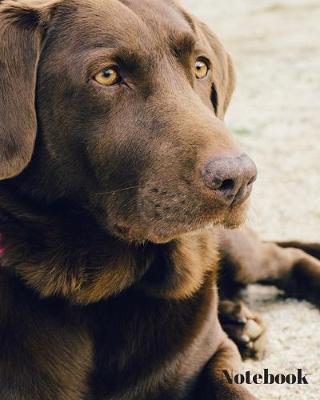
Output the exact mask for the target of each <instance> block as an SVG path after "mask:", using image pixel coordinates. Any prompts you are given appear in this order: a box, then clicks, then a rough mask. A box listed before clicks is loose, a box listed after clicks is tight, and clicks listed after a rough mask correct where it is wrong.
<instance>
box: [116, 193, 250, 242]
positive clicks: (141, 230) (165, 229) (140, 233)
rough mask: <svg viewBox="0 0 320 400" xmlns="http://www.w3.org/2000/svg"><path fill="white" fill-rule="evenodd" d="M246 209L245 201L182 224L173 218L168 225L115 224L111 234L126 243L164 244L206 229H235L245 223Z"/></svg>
mask: <svg viewBox="0 0 320 400" xmlns="http://www.w3.org/2000/svg"><path fill="white" fill-rule="evenodd" d="M247 209H248V201H245V202H244V203H242V204H240V205H237V206H236V207H230V208H228V209H225V210H221V211H220V212H217V213H215V214H214V215H204V216H201V217H200V218H198V219H193V220H190V222H187V223H183V224H181V222H178V221H175V220H174V218H172V219H171V220H170V223H165V222H164V221H158V222H157V223H155V222H154V221H150V222H149V223H148V221H146V222H144V223H143V224H141V225H140V224H134V225H133V224H127V223H116V224H115V225H114V226H113V229H112V231H113V232H112V233H113V234H114V235H115V236H116V237H118V238H119V239H121V240H124V241H126V242H128V243H136V244H139V243H140V244H141V243H145V242H151V243H155V244H165V243H168V242H170V241H172V240H175V239H179V238H181V237H182V236H183V235H186V234H189V233H191V232H196V231H200V230H203V229H207V228H208V227H223V228H227V229H236V228H238V227H239V226H241V225H242V224H243V223H244V222H245V220H246V215H247Z"/></svg>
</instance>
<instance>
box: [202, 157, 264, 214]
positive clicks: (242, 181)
mask: <svg viewBox="0 0 320 400" xmlns="http://www.w3.org/2000/svg"><path fill="white" fill-rule="evenodd" d="M202 177H203V181H204V183H205V184H206V186H207V187H209V188H210V189H212V190H214V192H215V194H216V195H217V196H218V198H219V200H220V201H221V202H222V203H224V204H225V205H227V206H229V205H231V204H232V205H235V204H238V203H241V202H242V201H244V200H245V199H246V198H247V197H248V196H249V194H250V192H251V189H252V184H253V182H254V181H255V180H256V177H257V167H256V165H255V163H254V162H253V161H252V160H251V158H249V157H248V156H247V155H246V154H242V155H240V156H238V157H231V156H226V157H216V158H213V159H211V160H209V161H208V162H207V163H206V164H205V166H204V168H203V171H202Z"/></svg>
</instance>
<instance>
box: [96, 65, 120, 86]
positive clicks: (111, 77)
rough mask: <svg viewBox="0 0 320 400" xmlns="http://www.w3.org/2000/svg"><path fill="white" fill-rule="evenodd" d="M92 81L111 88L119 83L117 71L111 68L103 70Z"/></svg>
mask: <svg viewBox="0 0 320 400" xmlns="http://www.w3.org/2000/svg"><path fill="white" fill-rule="evenodd" d="M94 80H95V81H96V82H98V83H100V85H103V86H113V85H116V84H117V83H119V82H120V81H121V78H120V75H119V73H118V71H117V70H116V69H115V68H113V67H108V68H104V69H103V70H102V71H100V72H99V73H98V74H97V75H95V77H94Z"/></svg>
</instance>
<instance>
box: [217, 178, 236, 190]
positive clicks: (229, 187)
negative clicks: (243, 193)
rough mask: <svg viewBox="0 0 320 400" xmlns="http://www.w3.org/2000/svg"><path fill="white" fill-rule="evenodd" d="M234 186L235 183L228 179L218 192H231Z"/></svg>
mask: <svg viewBox="0 0 320 400" xmlns="http://www.w3.org/2000/svg"><path fill="white" fill-rule="evenodd" d="M234 186H235V183H234V180H233V179H226V180H224V181H223V182H222V183H221V185H220V187H218V190H222V191H230V190H233V189H234Z"/></svg>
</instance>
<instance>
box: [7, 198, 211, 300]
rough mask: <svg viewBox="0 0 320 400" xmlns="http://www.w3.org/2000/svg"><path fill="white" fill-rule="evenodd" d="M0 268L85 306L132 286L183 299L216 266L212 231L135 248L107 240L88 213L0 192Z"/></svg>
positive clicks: (40, 289)
mask: <svg viewBox="0 0 320 400" xmlns="http://www.w3.org/2000/svg"><path fill="white" fill-rule="evenodd" d="M0 210H1V216H2V217H1V219H0V232H1V234H2V237H3V240H2V244H1V243H0V248H1V249H3V250H2V255H1V259H0V264H1V265H2V267H1V269H2V271H3V270H6V269H7V270H8V269H9V270H11V271H12V270H13V271H14V273H15V275H16V276H17V277H19V278H21V279H22V280H23V281H24V282H25V283H26V284H27V285H28V286H29V287H31V288H32V289H33V290H36V291H37V292H38V293H39V294H40V295H41V296H42V297H51V296H62V297H65V298H68V299H70V300H71V301H72V302H75V303H81V304H88V303H94V302H97V301H100V300H102V299H105V298H107V297H109V296H114V295H117V294H119V293H120V292H122V291H124V290H127V289H128V288H132V287H135V288H137V290H143V291H144V292H146V293H148V294H149V295H150V296H157V297H162V298H166V299H175V300H177V299H181V298H185V297H188V296H190V295H192V294H193V293H194V292H195V291H196V290H198V289H199V288H200V287H201V285H202V283H203V280H204V277H205V274H206V272H208V271H211V272H214V273H215V269H216V264H217V250H216V241H215V238H214V235H213V234H210V235H209V234H208V233H207V232H205V231H204V232H196V233H192V234H189V235H185V236H184V237H181V238H178V239H177V240H174V241H172V242H170V243H167V244H164V245H156V244H152V243H147V244H144V245H133V244H128V243H126V242H123V241H120V240H119V239H116V238H114V237H112V236H110V235H108V234H107V233H106V232H105V231H104V230H103V229H102V228H101V227H100V226H99V224H98V223H97V222H96V221H95V219H94V218H93V217H92V216H91V215H90V214H88V212H86V211H85V210H82V209H80V208H79V209H75V208H69V209H68V208H66V209H62V208H59V207H58V208H57V207H56V208H49V207H48V208H44V207H43V206H42V207H39V206H38V205H34V204H27V205H26V202H25V200H24V199H23V201H19V198H18V197H17V196H15V195H13V194H12V193H10V191H8V190H7V191H6V190H1V193H0Z"/></svg>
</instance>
